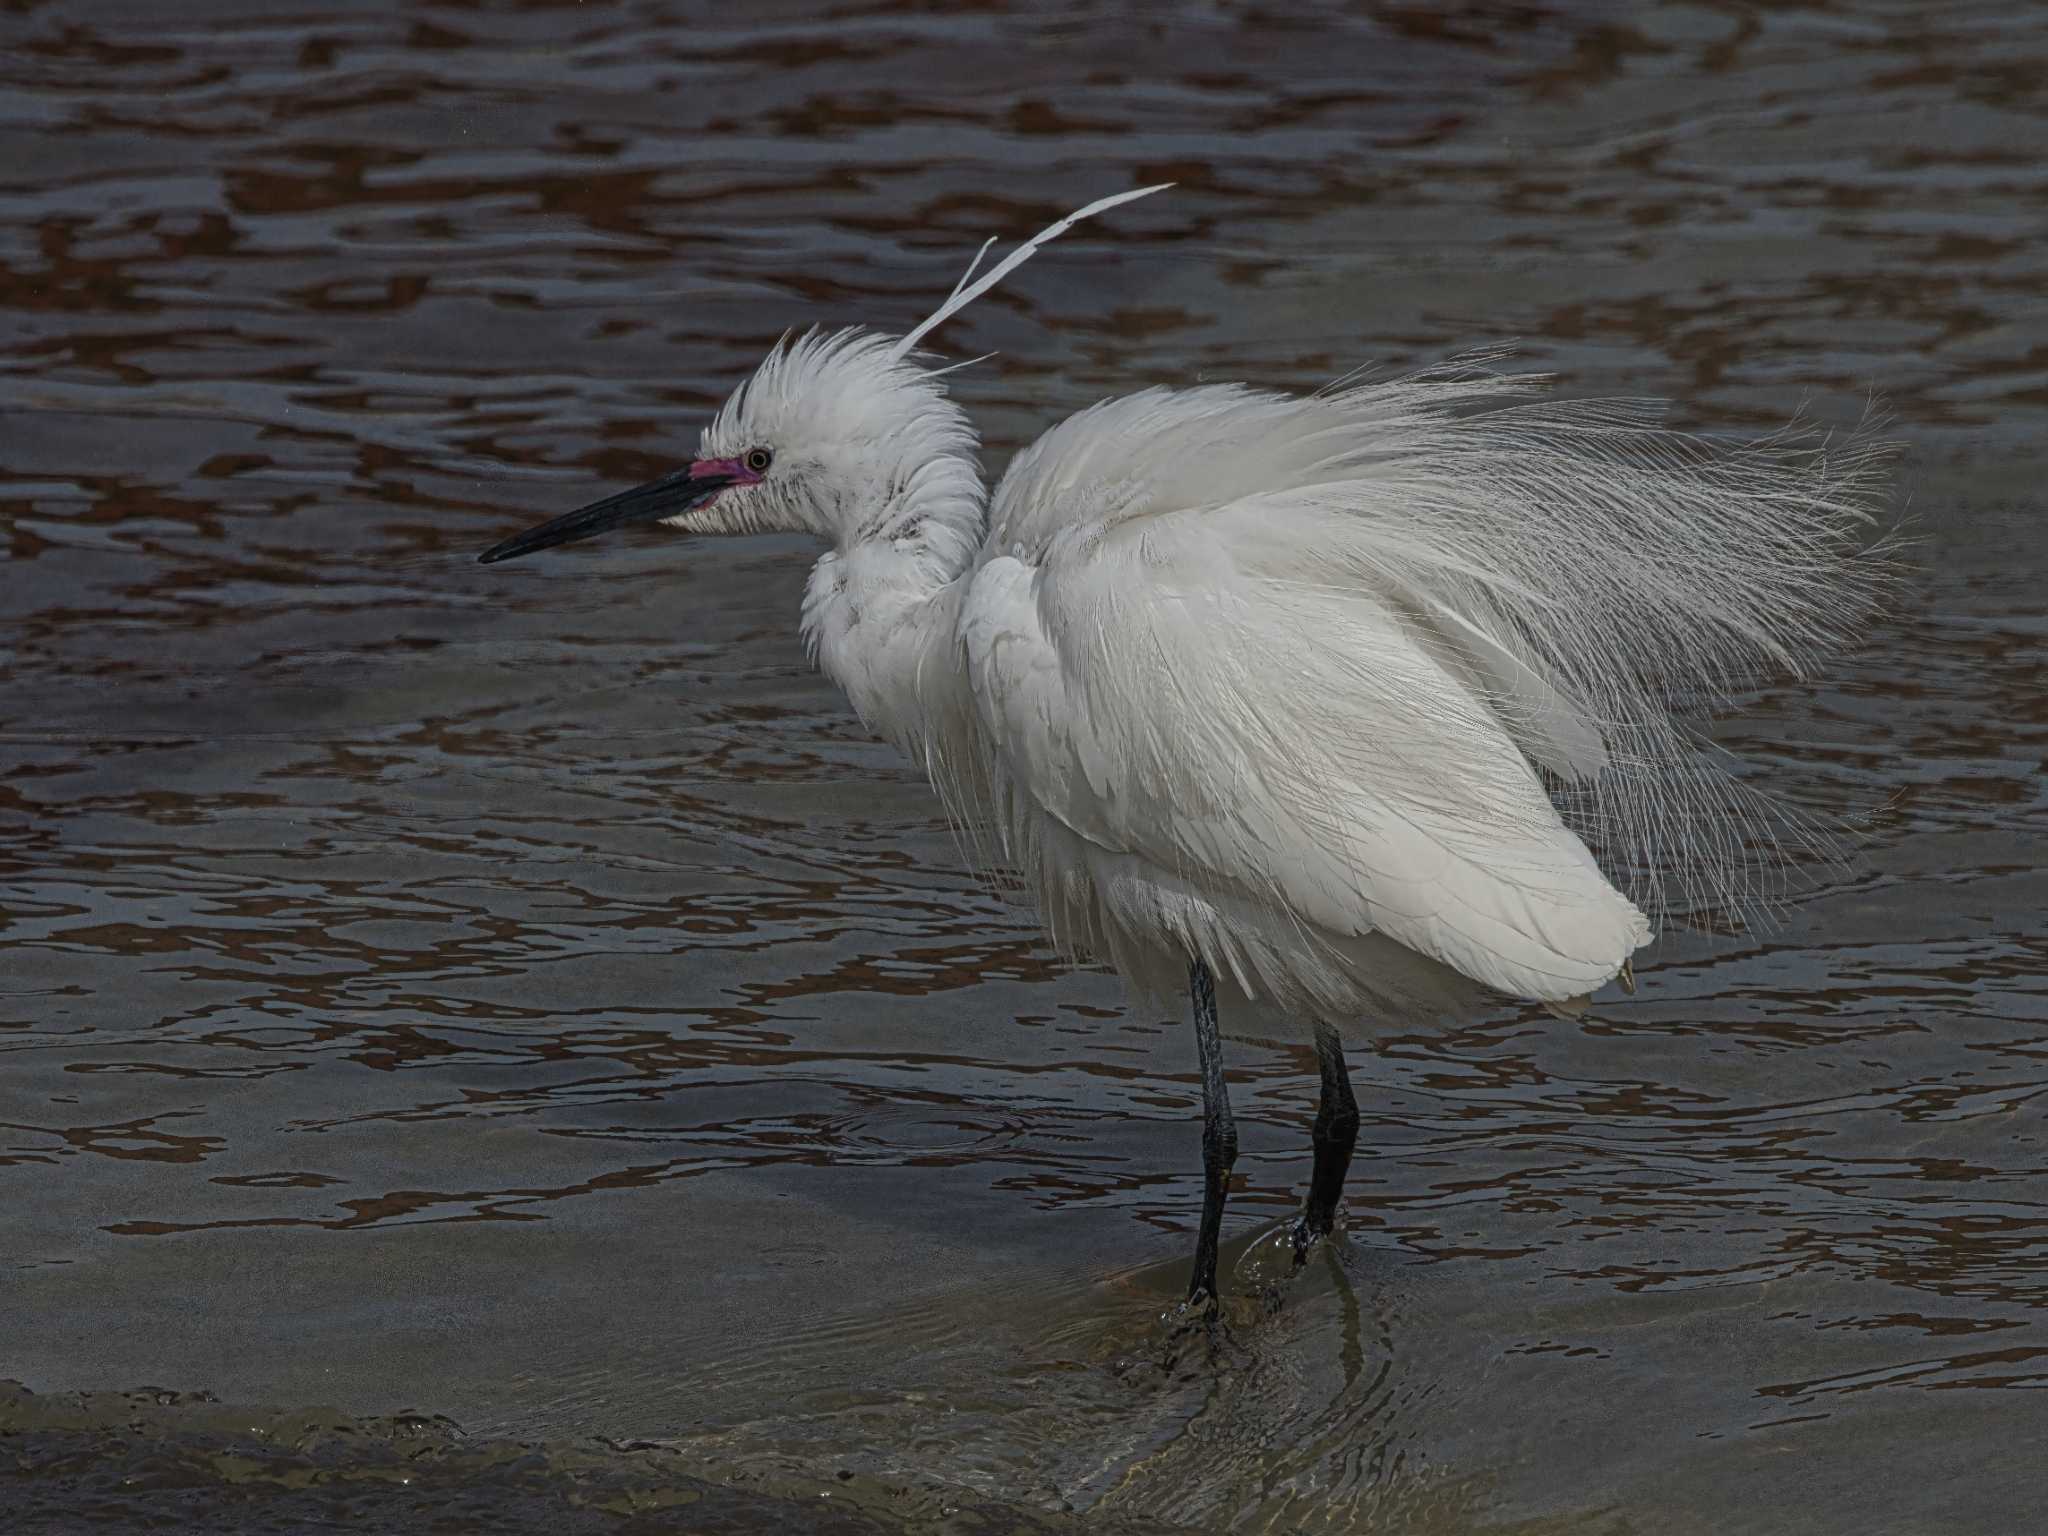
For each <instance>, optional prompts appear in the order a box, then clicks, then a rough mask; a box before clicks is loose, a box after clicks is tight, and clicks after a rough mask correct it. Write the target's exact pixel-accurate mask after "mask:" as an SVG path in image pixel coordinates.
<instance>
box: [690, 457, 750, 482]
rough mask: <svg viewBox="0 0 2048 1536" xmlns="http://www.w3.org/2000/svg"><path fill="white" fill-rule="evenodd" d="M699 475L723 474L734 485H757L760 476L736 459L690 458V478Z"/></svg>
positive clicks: (693, 478)
mask: <svg viewBox="0 0 2048 1536" xmlns="http://www.w3.org/2000/svg"><path fill="white" fill-rule="evenodd" d="M700 475H723V476H725V477H726V478H727V479H729V480H730V481H732V483H733V484H734V485H759V484H760V483H761V477H760V476H759V475H757V474H755V473H754V472H753V471H752V470H751V469H749V468H747V466H746V465H744V464H742V463H741V462H740V461H739V460H738V459H692V460H691V461H690V478H691V479H692V480H695V479H696V478H697V477H698V476H700Z"/></svg>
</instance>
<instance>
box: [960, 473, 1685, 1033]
mask: <svg viewBox="0 0 2048 1536" xmlns="http://www.w3.org/2000/svg"><path fill="white" fill-rule="evenodd" d="M1292 515H1293V514H1292V513H1291V512H1290V510H1289V508H1288V507H1287V506H1286V505H1285V498H1284V496H1283V497H1281V498H1278V499H1276V498H1272V497H1248V498H1242V499H1240V500H1238V501H1236V502H1232V503H1229V504H1227V505H1225V506H1222V507H1218V508H1214V509H1200V510H1189V509H1183V510H1179V511H1173V512H1153V513H1149V514H1147V515H1142V516H1137V517H1126V518H1122V519H1119V520H1116V521H1113V522H1107V523H1105V522H1092V523H1080V524H1071V525H1069V526H1068V527H1066V528H1065V529H1064V530H1062V531H1060V532H1058V533H1056V534H1054V535H1053V536H1051V537H1050V538H1049V539H1048V540H1047V541H1046V542H1045V545H1044V547H1043V550H1042V555H1041V558H1040V559H1039V560H1038V561H1037V562H1035V563H1033V562H1028V561H1025V560H1021V559H1018V558H1015V557H1011V556H998V557H996V558H992V559H990V560H988V561H986V562H985V563H984V564H983V566H982V568H981V569H980V571H979V572H978V573H977V575H976V577H975V579H974V583H973V586H972V587H971V589H970V591H969V593H968V596H967V600H966V602H965V604H964V605H963V610H962V616H961V621H960V623H961V639H962V641H963V645H964V650H965V653H966V657H967V661H968V666H969V675H970V678H971V681H972V685H973V692H974V695H975V698H976V702H977V705H978V708H979V710H980V713H981V719H982V724H983V727H984V729H985V731H986V733H987V738H988V741H989V744H990V746H989V750H990V755H991V758H992V763H991V771H990V778H991V780H992V781H993V782H994V784H995V785H996V786H997V790H998V793H997V796H996V799H997V806H998V815H999V817H1000V818H1002V819H1003V820H1004V821H1005V822H1006V823H1007V826H1008V830H1009V833H1010V836H1011V838H1012V841H1013V846H1012V849H1011V852H1012V854H1013V856H1014V855H1016V854H1017V853H1018V852H1019V851H1020V849H1019V847H1018V845H1020V844H1029V843H1030V842H1031V841H1032V834H1031V830H1030V818H1031V817H1032V816H1033V815H1034V814H1036V815H1043V816H1045V817H1048V818H1051V820H1052V821H1053V822H1055V823H1056V824H1057V825H1058V826H1059V827H1061V828H1063V829H1065V830H1066V831H1067V832H1068V833H1070V834H1071V835H1072V836H1073V837H1074V838H1077V839H1079V840H1081V842H1082V843H1083V844H1085V845H1086V847H1087V848H1088V849H1089V850H1092V852H1093V853H1094V854H1095V855H1096V856H1097V860H1098V862H1099V863H1101V864H1102V865H1103V866H1104V867H1105V868H1108V869H1124V870H1128V869H1130V868H1131V867H1132V866H1131V865H1130V864H1129V863H1128V861H1129V860H1133V859H1135V860H1137V861H1140V866H1139V867H1142V868H1144V869H1147V870H1150V871H1153V872H1155V873H1156V875H1157V876H1158V877H1159V878H1158V881H1157V882H1156V883H1157V884H1159V885H1160V886H1162V887H1163V888H1164V889H1165V890H1167V891H1168V892H1169V893H1171V892H1206V893H1217V894H1219V895H1220V897H1221V898H1222V899H1223V900H1225V901H1227V902H1229V903H1230V904H1232V905H1233V906H1234V907H1235V909H1236V910H1238V911H1240V912H1242V911H1246V910H1254V911H1262V912H1265V913H1269V914H1273V915H1274V917H1275V918H1276V919H1277V920H1278V922H1279V923H1280V924H1281V925H1282V926H1283V927H1291V928H1293V929H1295V930H1297V931H1298V932H1300V933H1301V934H1302V935H1303V936H1304V937H1305V938H1307V937H1308V936H1311V935H1320V936H1325V937H1335V938H1338V939H1342V938H1345V937H1356V936H1363V935H1366V934H1370V933H1382V934H1385V935H1386V936H1387V937H1389V938H1392V939H1394V940H1396V941H1398V942H1399V943H1401V944H1403V945H1405V946H1407V947H1408V948H1410V949H1412V950H1415V951H1417V952H1419V953H1421V954H1424V955H1427V956H1429V957H1431V958H1433V959H1436V960H1439V961H1442V962H1443V963H1445V964H1447V965H1449V966H1451V967H1452V968H1454V969H1456V970H1458V971H1459V972H1461V973H1463V974H1464V975H1466V976H1468V977H1470V978H1472V979H1473V980H1475V981H1479V982H1481V983H1483V984H1485V985H1488V986H1491V987H1494V988H1496V989H1498V990H1500V991H1502V992H1506V993H1510V994H1513V995H1517V996H1523V997H1533V998H1543V999H1562V998H1567V997H1572V996H1576V995H1578V994H1581V993H1583V992H1586V991H1588V990H1590V989H1592V988H1593V987H1596V986H1598V985H1600V984H1601V983H1603V982H1605V981H1606V980H1607V979H1608V978H1609V977H1611V976H1612V975H1613V974H1614V972H1615V970H1616V969H1617V968H1618V967H1619V966H1620V964H1621V963H1622V961H1623V959H1624V958H1625V957H1626V956H1627V955H1628V953H1629V952H1630V951H1631V950H1632V949H1634V948H1635V947H1636V946H1637V945H1638V944H1640V943H1642V942H1644V941H1645V940H1646V939H1647V937H1648V928H1647V924H1646V923H1645V921H1644V919H1643V917H1642V915H1641V913H1639V912H1638V911H1637V910H1636V909H1635V907H1634V906H1633V905H1632V904H1630V903H1629V902H1628V900H1627V899H1626V898H1625V897H1623V896H1621V895H1620V894H1619V893H1618V892H1616V891H1615V890H1614V889H1613V888H1612V887H1611V886H1610V885H1609V884H1608V883H1607V881H1606V880H1605V879H1604V878H1603V877H1602V875H1601V874H1600V871H1599V869H1598V868H1597V866H1596V865H1595V863H1594V861H1593V859H1592V857H1591V856H1590V855H1589V854H1588V853H1587V851H1586V849H1585V847H1584V846H1583V844H1581V843H1580V842H1579V840H1578V839H1577V838H1576V837H1574V836H1573V835H1572V833H1571V832H1570V831H1569V830H1568V829H1566V827H1565V826H1564V825H1563V823H1562V821H1561V820H1560V819H1559V817H1558V814H1557V812H1556V810H1555V809H1554V808H1553V807H1552V805H1551V803H1550V801H1549V799H1548V798H1547V796H1546V795H1545V793H1544V790H1543V787H1542V785H1541V783H1540V782H1539V780H1538V778H1537V775H1536V773H1535V772H1534V770H1533V769H1532V768H1531V766H1530V764H1529V762H1528V761H1527V759H1526V758H1525V757H1524V756H1523V754H1522V752H1521V751H1520V750H1519V749H1518V748H1517V746H1516V745H1515V742H1514V741H1513V740H1512V739H1511V737H1510V736H1509V735H1508V733H1507V731H1506V730H1505V729H1504V728H1503V727H1502V725H1501V723H1500V721H1499V719H1498V718H1497V716H1496V715H1495V713H1494V712H1493V710H1492V709H1491V708H1490V706H1489V704H1488V702H1487V700H1486V698H1485V697H1484V696H1483V695H1482V694H1481V693H1479V692H1477V691H1475V690H1474V689H1473V688H1472V687H1471V686H1470V684H1469V682H1468V681H1467V680H1466V678H1465V677H1464V676H1463V675H1462V673H1461V670H1460V668H1459V667H1458V666H1457V665H1454V664H1447V663H1446V661H1445V660H1444V659H1443V657H1442V656H1441V655H1440V654H1439V653H1438V647H1437V645H1436V644H1435V642H1433V641H1432V640H1431V639H1430V638H1429V637H1428V636H1427V634H1426V632H1425V629H1424V627H1423V626H1421V625H1419V624H1418V622H1417V621H1416V620H1415V619H1414V618H1413V616H1412V615H1410V614H1406V613H1404V612H1403V611H1402V610H1401V609H1400V607H1398V606H1397V605H1394V604H1390V603H1387V602H1385V601H1382V600H1380V599H1378V598H1376V597H1375V596H1373V595H1372V594H1370V593H1368V592H1366V591H1363V590H1361V589H1359V588H1357V587H1347V586H1332V585H1331V584H1329V583H1328V582H1327V581H1326V580H1317V579H1312V578H1311V573H1307V572H1304V571H1302V570H1300V569H1298V561H1297V560H1296V559H1295V558H1294V557H1293V556H1292V555H1290V553H1289V548H1288V546H1287V544H1286V542H1285V541H1284V540H1283V541H1279V542H1277V543H1276V541H1275V540H1274V539H1273V538H1272V537H1271V529H1272V527H1273V525H1274V523H1275V521H1276V520H1279V521H1281V522H1284V521H1285V520H1286V519H1288V518H1289V517H1290V516H1292ZM1024 851H1025V852H1026V853H1027V855H1028V852H1029V850H1028V849H1026V850H1024ZM1139 883H1140V884H1142V883H1143V882H1142V881H1141V882H1139ZM1041 884H1042V885H1043V884H1044V882H1043V881H1041ZM1112 899H1113V900H1114V899H1122V900H1125V901H1126V902H1130V901H1139V900H1143V899H1145V898H1144V897H1143V895H1142V894H1139V893H1131V892H1126V893H1125V894H1124V896H1123V897H1121V898H1115V897H1113V898H1112ZM1168 904H1169V905H1171V902H1170V901H1169V903H1168ZM1133 921H1137V922H1148V921H1149V922H1150V923H1151V924H1152V925H1153V926H1155V927H1157V926H1162V925H1163V926H1167V927H1168V928H1171V927H1172V926H1173V925H1174V922H1175V914H1174V913H1173V912H1171V911H1166V910H1164V909H1162V910H1161V911H1158V912H1153V913H1150V914H1144V915H1140V916H1139V917H1137V918H1135V919H1133ZM1180 921H1181V922H1182V924H1183V925H1185V924H1186V923H1188V922H1192V921H1196V919H1195V918H1191V917H1189V915H1188V914H1186V913H1185V912H1183V913H1182V914H1181V915H1180ZM1186 938H1187V940H1188V942H1190V943H1198V942H1200V940H1201V938H1202V936H1201V935H1200V934H1197V933H1189V934H1187V935H1186ZM1204 947H1208V946H1204ZM1215 947H1218V948H1221V949H1222V950H1224V952H1226V953H1229V952H1231V945H1230V944H1229V943H1227V942H1224V943H1220V944H1219V945H1217V946H1215ZM1239 980H1240V982H1242V983H1243V984H1245V985H1246V986H1247V988H1248V989H1249V990H1252V991H1254V992H1256V991H1259V990H1261V986H1260V983H1261V982H1262V981H1263V982H1265V983H1266V989H1267V990H1270V989H1271V987H1272V985H1273V978H1270V977H1259V976H1240V977H1239Z"/></svg>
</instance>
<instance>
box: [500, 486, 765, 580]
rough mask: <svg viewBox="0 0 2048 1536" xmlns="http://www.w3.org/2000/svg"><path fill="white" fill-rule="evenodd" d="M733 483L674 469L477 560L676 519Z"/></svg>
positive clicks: (511, 555)
mask: <svg viewBox="0 0 2048 1536" xmlns="http://www.w3.org/2000/svg"><path fill="white" fill-rule="evenodd" d="M732 483H733V482H732V477H731V476H729V475H717V474H711V475H701V474H700V475H692V474H691V473H690V471H689V470H687V469H679V470H677V471H676V472H675V473H674V474H672V475H663V476H662V477H661V478H660V479H659V480H650V481H649V482H648V483H647V484H645V485H636V486H634V487H633V489H632V490H630V491H621V492H619V494H618V495H616V496H607V497H605V499H604V500H603V501H593V502H592V503H591V504H590V505H589V506H587V507H581V508H578V509H577V510H576V511H574V512H565V513H563V514H562V515H561V516H560V517H557V518H554V519H552V520H550V521H548V522H545V523H542V524H541V525H540V526H539V527H538V528H529V529H527V530H526V532H524V533H515V534H513V535H512V537H511V538H509V539H507V540H505V542H504V543H502V544H493V545H492V546H491V547H490V548H489V549H487V550H485V551H484V552H483V553H482V554H480V555H478V556H477V557H476V558H477V560H478V562H479V563H481V564H483V565H491V564H493V563H495V562H496V561H499V560H515V559H517V558H518V557H519V556H521V555H530V554H532V553H533V552H534V551H535V550H537V549H552V548H554V547H555V545H557V544H574V543H575V542H576V541H577V540H578V539H588V538H591V537H594V536H595V535H597V534H600V533H603V532H604V531H605V530H606V529H608V528H621V527H624V526H625V525H626V524H628V523H658V522H660V521H661V520H662V519H663V518H665V517H677V516H680V515H681V514H682V513H684V512H687V511H689V510H690V509H691V508H692V507H701V506H702V505H704V503H705V502H707V501H709V500H710V499H711V498H712V497H714V496H716V495H717V494H718V493H719V492H720V491H722V490H724V489H725V488H726V487H727V486H728V485H731V484H732Z"/></svg>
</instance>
